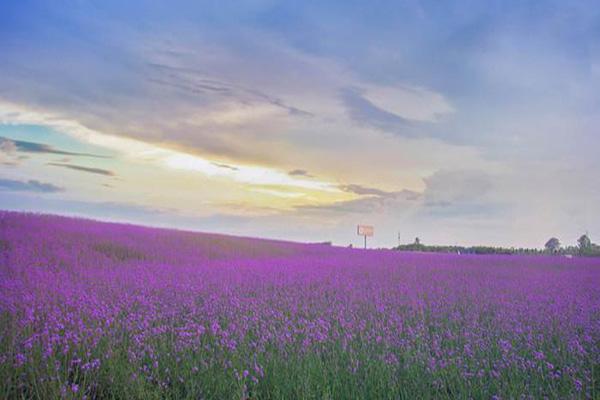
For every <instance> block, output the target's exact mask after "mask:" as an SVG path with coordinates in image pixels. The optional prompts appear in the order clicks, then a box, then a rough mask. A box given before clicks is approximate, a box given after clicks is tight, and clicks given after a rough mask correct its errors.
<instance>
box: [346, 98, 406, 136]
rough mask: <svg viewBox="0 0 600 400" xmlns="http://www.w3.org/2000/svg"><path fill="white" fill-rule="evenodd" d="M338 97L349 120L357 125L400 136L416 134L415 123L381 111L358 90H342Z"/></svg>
mask: <svg viewBox="0 0 600 400" xmlns="http://www.w3.org/2000/svg"><path fill="white" fill-rule="evenodd" d="M340 95H341V99H342V102H343V104H344V106H345V107H346V110H347V112H348V114H349V116H350V118H351V119H352V120H353V121H355V122H356V123H357V124H360V125H364V126H370V127H372V128H376V129H379V130H382V131H385V132H390V133H395V134H399V135H402V136H407V137H415V136H417V132H416V131H415V129H414V127H415V125H417V123H416V122H413V121H410V120H408V119H406V118H403V117H401V116H399V115H396V114H394V113H391V112H389V111H385V110H382V109H381V108H379V107H377V106H376V105H375V104H373V103H371V102H370V101H369V100H367V99H366V98H365V97H364V96H363V95H362V94H361V92H360V91H359V90H357V89H351V88H349V89H344V90H342V91H341V94H340Z"/></svg>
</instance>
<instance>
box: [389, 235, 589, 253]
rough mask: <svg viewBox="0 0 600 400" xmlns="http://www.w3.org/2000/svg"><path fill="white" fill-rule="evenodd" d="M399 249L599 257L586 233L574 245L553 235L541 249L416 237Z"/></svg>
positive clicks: (398, 247) (397, 248)
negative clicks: (442, 242)
mask: <svg viewBox="0 0 600 400" xmlns="http://www.w3.org/2000/svg"><path fill="white" fill-rule="evenodd" d="M394 250H400V251H423V252H431V253H457V254H530V255H531V254H553V255H571V256H575V255H577V256H588V257H599V256H600V246H599V245H597V244H595V243H592V241H591V240H590V238H589V236H588V235H587V234H584V235H581V236H580V237H579V239H577V244H576V245H571V246H564V247H563V246H562V245H561V243H560V240H558V239H557V238H555V237H552V238H550V239H548V241H547V242H546V244H545V245H544V248H543V249H538V248H524V247H499V246H448V245H426V244H423V243H421V240H420V239H419V238H418V237H417V238H415V241H414V242H413V243H409V244H401V245H399V246H396V247H394Z"/></svg>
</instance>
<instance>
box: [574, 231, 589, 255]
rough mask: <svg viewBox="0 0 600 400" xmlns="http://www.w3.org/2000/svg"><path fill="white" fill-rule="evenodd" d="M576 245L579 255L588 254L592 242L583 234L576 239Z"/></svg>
mask: <svg viewBox="0 0 600 400" xmlns="http://www.w3.org/2000/svg"><path fill="white" fill-rule="evenodd" d="M577 245H578V246H579V252H580V253H581V254H585V253H589V252H590V250H591V249H592V241H591V240H590V238H589V236H588V235H587V234H583V235H581V236H580V237H579V239H577Z"/></svg>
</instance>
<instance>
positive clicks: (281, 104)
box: [148, 62, 313, 117]
mask: <svg viewBox="0 0 600 400" xmlns="http://www.w3.org/2000/svg"><path fill="white" fill-rule="evenodd" d="M148 65H149V66H151V67H153V68H155V69H156V70H157V71H158V72H159V73H160V75H161V76H160V77H156V78H149V81H150V82H152V83H155V84H158V85H164V86H169V87H172V88H175V89H178V90H181V91H183V92H187V93H191V94H196V95H218V96H222V97H228V98H230V99H234V100H236V101H240V102H264V103H268V104H271V105H273V106H275V107H278V108H281V109H282V110H285V111H287V112H288V113H290V114H291V115H296V116H306V117H310V116H313V114H312V113H311V112H309V111H305V110H301V109H299V108H297V107H294V106H291V105H288V104H286V103H285V101H284V100H282V99H280V98H278V97H275V96H272V95H269V94H267V93H264V92H262V91H261V90H257V89H251V88H249V87H245V86H242V85H237V84H233V83H230V82H226V81H222V80H219V79H217V78H211V77H210V76H208V75H207V74H206V73H203V72H202V71H199V70H197V69H194V68H186V67H177V66H172V65H167V64H160V63H153V62H151V63H148Z"/></svg>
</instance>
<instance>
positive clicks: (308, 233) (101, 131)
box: [0, 0, 600, 247]
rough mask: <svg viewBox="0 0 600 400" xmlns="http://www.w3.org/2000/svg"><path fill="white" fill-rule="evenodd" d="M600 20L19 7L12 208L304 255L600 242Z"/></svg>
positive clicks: (133, 4)
mask: <svg viewBox="0 0 600 400" xmlns="http://www.w3.org/2000/svg"><path fill="white" fill-rule="evenodd" d="M598 154H600V5H598V3H597V2H595V1H569V2H565V1H539V0H536V1H521V0H519V1H486V2H483V1H466V0H459V1H454V2H439V1H389V2H388V1H375V2H365V1H304V2H297V1H293V2H292V1H288V2H285V1H269V0H248V1H239V2H231V3H230V2H220V1H214V2H204V1H189V2H172V1H164V2H162V1H152V2H140V1H135V0H134V1H127V2H122V1H111V0H108V1H85V0H79V1H66V2H61V3H60V6H59V5H58V3H56V2H53V1H29V0H19V1H13V0H6V1H3V2H1V3H0V208H1V209H9V210H27V211H36V212H44V213H55V214H66V215H77V216H85V217H90V218H94V219H101V220H110V221H125V222H132V223H138V224H144V225H152V226H167V227H175V228H180V229H192V230H198V231H205V232H219V233H228V234H234V235H244V236H258V237H267V238H279V239H287V240H296V241H305V242H321V241H332V242H333V243H334V244H338V245H348V244H354V245H360V244H361V243H362V238H361V237H358V236H357V235H356V225H357V224H368V225H373V226H374V230H375V234H374V236H373V237H372V238H370V239H369V246H371V247H388V246H393V245H396V244H398V241H399V240H400V242H402V243H409V242H412V241H413V240H414V238H415V237H419V238H420V239H421V242H423V243H425V244H460V245H474V244H485V245H499V246H516V247H521V246H523V247H525V246H530V247H542V246H543V244H544V243H545V241H546V240H547V239H548V238H549V237H551V236H556V237H558V238H559V239H560V240H561V241H562V243H563V244H565V245H567V244H575V241H576V239H577V237H578V236H579V235H581V234H582V233H585V232H588V233H589V235H590V237H591V238H592V240H594V239H598V238H600V172H599V171H600V156H598Z"/></svg>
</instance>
